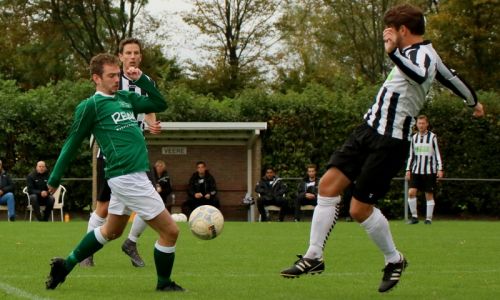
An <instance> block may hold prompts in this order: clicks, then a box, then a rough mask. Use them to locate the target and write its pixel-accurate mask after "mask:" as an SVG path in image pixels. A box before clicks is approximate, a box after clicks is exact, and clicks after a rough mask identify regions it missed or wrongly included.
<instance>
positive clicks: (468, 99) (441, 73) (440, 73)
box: [436, 60, 477, 107]
mask: <svg viewBox="0 0 500 300" xmlns="http://www.w3.org/2000/svg"><path fill="white" fill-rule="evenodd" d="M436 79H437V81H439V82H440V83H441V84H442V85H444V86H445V87H447V88H448V89H450V90H451V91H452V92H453V93H454V94H455V95H457V96H459V97H460V98H462V99H464V102H465V103H466V104H467V105H468V106H470V107H474V106H476V104H477V96H476V93H475V92H474V89H472V88H471V87H470V86H469V84H467V82H465V80H463V79H462V78H460V76H458V74H457V73H456V72H455V71H454V70H452V69H450V68H448V67H447V66H446V65H445V64H444V63H443V62H442V61H441V60H439V61H438V65H437V74H436Z"/></svg>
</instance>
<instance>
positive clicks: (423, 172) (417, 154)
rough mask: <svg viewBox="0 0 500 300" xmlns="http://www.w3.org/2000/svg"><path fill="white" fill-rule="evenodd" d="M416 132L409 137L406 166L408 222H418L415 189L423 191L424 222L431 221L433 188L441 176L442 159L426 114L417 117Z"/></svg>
mask: <svg viewBox="0 0 500 300" xmlns="http://www.w3.org/2000/svg"><path fill="white" fill-rule="evenodd" d="M417 128H418V132H417V133H415V134H414V135H413V136H412V138H411V143H410V154H409V157H408V164H407V166H406V176H405V178H406V180H408V181H409V182H410V189H409V190H408V206H409V207H410V211H411V220H410V221H409V222H408V223H409V224H417V223H418V213H417V191H418V190H421V191H424V192H425V199H426V200H427V210H426V218H425V222H424V223H425V224H431V223H432V215H433V212H434V205H435V202H434V190H435V188H436V179H440V178H443V176H444V173H443V161H442V160H441V154H440V153H439V147H438V143H437V137H436V135H435V134H434V133H433V132H431V131H429V130H428V128H429V121H428V119H427V116H425V115H420V116H418V118H417Z"/></svg>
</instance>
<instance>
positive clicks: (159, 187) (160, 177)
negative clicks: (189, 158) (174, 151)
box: [151, 160, 173, 212]
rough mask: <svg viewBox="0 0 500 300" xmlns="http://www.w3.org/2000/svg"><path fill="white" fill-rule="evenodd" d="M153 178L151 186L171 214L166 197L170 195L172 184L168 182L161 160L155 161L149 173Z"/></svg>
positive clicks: (165, 166) (165, 168)
mask: <svg viewBox="0 0 500 300" xmlns="http://www.w3.org/2000/svg"><path fill="white" fill-rule="evenodd" d="M151 175H152V177H153V180H152V181H153V184H154V185H155V188H156V191H157V192H158V194H160V196H161V199H162V200H163V203H165V207H166V208H167V210H168V211H169V212H172V210H171V209H172V205H173V203H172V202H170V203H169V202H168V196H169V195H170V194H171V193H172V184H171V182H170V176H169V175H168V172H167V165H166V164H165V162H164V161H163V160H157V161H156V162H155V164H154V166H153V170H152V172H151Z"/></svg>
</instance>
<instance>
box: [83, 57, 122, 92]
mask: <svg viewBox="0 0 500 300" xmlns="http://www.w3.org/2000/svg"><path fill="white" fill-rule="evenodd" d="M90 75H91V76H92V80H93V81H94V83H95V85H96V90H97V91H100V92H103V93H105V94H108V95H113V94H114V93H115V92H116V91H117V90H118V83H119V80H120V60H119V59H118V57H116V56H114V55H111V54H109V53H101V54H97V55H96V56H94V57H92V59H91V60H90Z"/></svg>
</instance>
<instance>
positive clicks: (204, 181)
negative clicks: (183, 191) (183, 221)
mask: <svg viewBox="0 0 500 300" xmlns="http://www.w3.org/2000/svg"><path fill="white" fill-rule="evenodd" d="M202 205H212V206H215V207H217V208H219V207H220V204H219V199H217V186H216V184H215V179H214V177H213V176H212V175H211V174H210V172H209V171H208V170H207V165H206V163H205V162H203V161H199V162H197V163H196V172H194V173H193V175H192V176H191V178H190V179H189V187H188V199H187V200H186V202H184V203H183V204H182V213H184V214H185V215H186V216H188V217H189V215H190V214H191V212H192V211H193V210H194V209H195V208H197V207H199V206H202Z"/></svg>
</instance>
